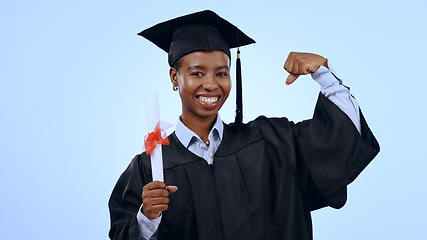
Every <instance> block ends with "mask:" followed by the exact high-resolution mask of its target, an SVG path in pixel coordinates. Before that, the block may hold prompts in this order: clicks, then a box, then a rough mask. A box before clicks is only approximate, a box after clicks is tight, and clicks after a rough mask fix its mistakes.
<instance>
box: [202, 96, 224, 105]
mask: <svg viewBox="0 0 427 240" xmlns="http://www.w3.org/2000/svg"><path fill="white" fill-rule="evenodd" d="M219 98H220V97H219V96H216V97H204V96H198V97H197V100H199V102H201V103H202V104H209V105H210V104H215V103H216V102H218V100H219Z"/></svg>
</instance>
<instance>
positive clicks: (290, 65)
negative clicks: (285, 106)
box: [283, 52, 329, 85]
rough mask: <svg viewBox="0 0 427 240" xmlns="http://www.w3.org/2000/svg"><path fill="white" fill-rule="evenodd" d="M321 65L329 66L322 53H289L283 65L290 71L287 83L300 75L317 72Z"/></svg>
mask: <svg viewBox="0 0 427 240" xmlns="http://www.w3.org/2000/svg"><path fill="white" fill-rule="evenodd" d="M321 65H323V66H325V67H327V68H329V67H328V63H327V60H326V58H324V57H322V56H320V55H317V54H313V53H299V52H291V53H289V56H288V58H287V59H286V62H285V66H283V68H284V69H285V70H286V71H288V72H289V76H288V78H286V84H288V85H289V84H291V83H293V82H294V81H295V80H297V78H298V77H299V76H300V75H305V74H309V73H314V72H316V71H317V69H319V67H320V66H321Z"/></svg>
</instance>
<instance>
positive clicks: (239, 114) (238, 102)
mask: <svg viewBox="0 0 427 240" xmlns="http://www.w3.org/2000/svg"><path fill="white" fill-rule="evenodd" d="M242 122H243V103H242V67H241V63H240V49H239V48H237V59H236V119H235V120H234V123H235V125H236V127H237V128H240V127H241V126H242Z"/></svg>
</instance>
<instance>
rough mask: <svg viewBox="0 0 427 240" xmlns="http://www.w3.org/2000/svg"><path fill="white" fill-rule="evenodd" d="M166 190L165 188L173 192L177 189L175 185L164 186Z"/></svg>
mask: <svg viewBox="0 0 427 240" xmlns="http://www.w3.org/2000/svg"><path fill="white" fill-rule="evenodd" d="M166 190H167V191H168V192H169V193H173V192H176V191H178V187H177V186H167V187H166Z"/></svg>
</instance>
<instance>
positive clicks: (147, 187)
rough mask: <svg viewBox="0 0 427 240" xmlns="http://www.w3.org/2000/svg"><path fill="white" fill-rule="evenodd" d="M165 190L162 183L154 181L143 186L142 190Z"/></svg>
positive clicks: (164, 185)
mask: <svg viewBox="0 0 427 240" xmlns="http://www.w3.org/2000/svg"><path fill="white" fill-rule="evenodd" d="M165 188H166V184H165V183H164V182H160V181H154V182H150V183H148V184H147V185H145V186H144V188H143V189H145V190H150V189H165Z"/></svg>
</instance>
